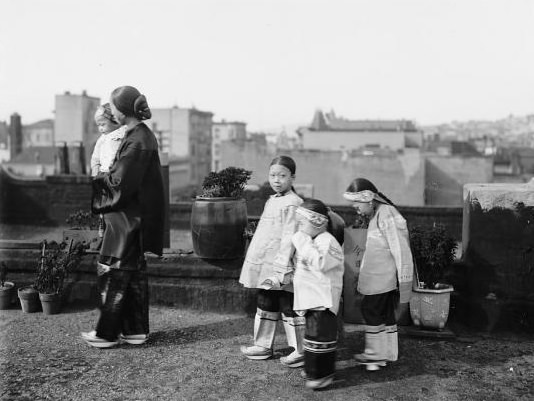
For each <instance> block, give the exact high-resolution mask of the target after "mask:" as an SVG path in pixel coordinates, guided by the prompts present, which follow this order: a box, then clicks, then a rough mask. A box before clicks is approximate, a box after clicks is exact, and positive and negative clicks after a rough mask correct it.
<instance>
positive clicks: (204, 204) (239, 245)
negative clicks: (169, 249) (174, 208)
mask: <svg viewBox="0 0 534 401" xmlns="http://www.w3.org/2000/svg"><path fill="white" fill-rule="evenodd" d="M246 227H247V203H246V201H245V199H235V198H202V197H197V198H196V200H195V201H194V202H193V208H192V211H191V234H192V239H193V248H194V250H195V253H196V254H197V256H198V257H200V258H204V259H237V258H241V257H243V256H244V254H245V246H246V238H245V229H246Z"/></svg>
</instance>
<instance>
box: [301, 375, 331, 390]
mask: <svg viewBox="0 0 534 401" xmlns="http://www.w3.org/2000/svg"><path fill="white" fill-rule="evenodd" d="M333 382H334V375H329V376H325V377H322V378H320V379H313V380H312V379H307V380H306V388H309V389H311V390H319V389H323V388H326V387H328V386H330V385H331V384H332V383H333Z"/></svg>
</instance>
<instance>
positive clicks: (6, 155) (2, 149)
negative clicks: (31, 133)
mask: <svg viewBox="0 0 534 401" xmlns="http://www.w3.org/2000/svg"><path fill="white" fill-rule="evenodd" d="M10 158H11V154H10V151H9V127H8V125H7V123H6V122H5V121H0V163H3V162H5V161H8V160H9V159H10Z"/></svg>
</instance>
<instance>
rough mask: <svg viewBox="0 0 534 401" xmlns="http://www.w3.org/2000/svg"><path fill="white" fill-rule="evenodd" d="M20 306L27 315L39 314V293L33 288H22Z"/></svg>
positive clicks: (19, 291) (19, 292)
mask: <svg viewBox="0 0 534 401" xmlns="http://www.w3.org/2000/svg"><path fill="white" fill-rule="evenodd" d="M18 296H19V300H20V306H21V307H22V311H23V312H26V313H33V312H38V311H39V310H40V307H41V303H40V302H39V293H38V292H37V290H36V289H35V288H33V287H22V288H19V290H18Z"/></svg>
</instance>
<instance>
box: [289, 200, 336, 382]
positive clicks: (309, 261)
mask: <svg viewBox="0 0 534 401" xmlns="http://www.w3.org/2000/svg"><path fill="white" fill-rule="evenodd" d="M328 215H329V213H328V208H327V207H326V206H325V205H324V204H323V203H322V202H321V201H319V200H316V199H306V200H305V201H304V202H303V203H302V205H301V206H300V207H299V208H298V209H297V216H298V219H299V228H298V230H299V231H298V232H297V233H295V234H294V235H293V238H292V242H293V245H294V246H295V260H296V262H295V264H296V267H295V277H294V279H293V285H294V288H295V303H294V309H295V311H296V312H297V313H298V314H304V315H305V318H306V332H305V335H304V360H305V364H304V370H305V373H306V387H307V388H311V389H314V390H317V389H320V388H325V387H327V386H329V385H330V384H331V383H332V381H333V377H334V372H335V361H336V347H337V318H336V315H337V313H338V311H339V301H340V298H341V291H342V288H343V272H344V266H343V250H342V248H341V245H340V244H339V242H338V241H337V240H336V238H334V236H333V235H332V234H330V233H329V232H328V231H327V229H328V228H329V227H330V230H329V231H332V223H331V221H330V219H329V217H328Z"/></svg>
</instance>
